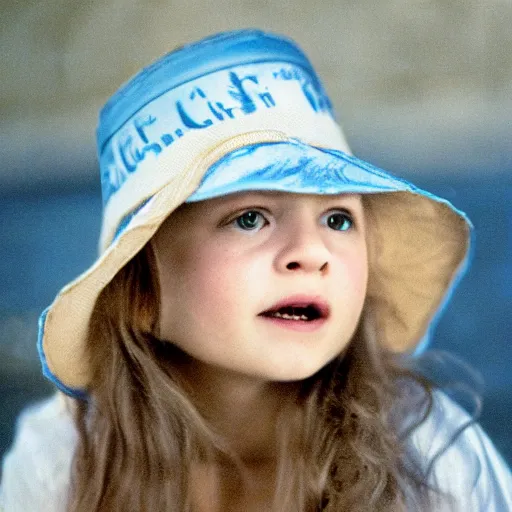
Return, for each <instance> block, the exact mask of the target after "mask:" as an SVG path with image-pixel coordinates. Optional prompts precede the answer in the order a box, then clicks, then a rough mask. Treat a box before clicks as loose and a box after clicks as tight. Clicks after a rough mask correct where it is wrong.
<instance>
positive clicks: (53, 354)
mask: <svg viewBox="0 0 512 512" xmlns="http://www.w3.org/2000/svg"><path fill="white" fill-rule="evenodd" d="M271 135H272V136H269V134H268V133H267V134H265V132H261V131H260V132H254V134H253V135H252V136H251V134H244V136H243V137H242V138H241V139H239V140H240V142H239V143H238V144H237V143H236V141H235V142H234V140H233V139H236V137H235V138H232V139H230V140H227V141H224V143H222V144H220V145H218V146H217V147H215V148H214V149H212V150H211V151H210V152H208V154H203V155H201V156H200V157H198V158H197V159H196V160H195V161H194V162H193V165H191V166H188V167H184V168H181V169H178V170H177V172H175V171H176V169H170V170H169V175H170V178H169V180H168V182H167V183H166V184H165V185H164V186H163V187H162V188H161V189H160V190H159V191H158V192H157V193H156V194H154V195H153V196H152V197H150V198H146V200H145V201H144V203H143V206H142V207H141V206H139V207H138V208H137V209H135V210H134V211H133V212H131V213H130V214H128V215H127V216H126V217H125V219H123V220H122V221H121V223H120V224H119V228H118V229H117V233H116V235H115V237H114V239H113V241H112V242H111V243H110V245H109V246H108V247H107V248H106V249H105V250H104V252H103V254H102V255H101V256H100V257H99V259H98V260H97V261H96V263H95V264H94V265H93V266H92V267H91V268H90V269H89V270H87V271H86V272H85V273H84V274H82V275H81V276H79V277H78V278H77V279H76V280H75V281H73V282H72V283H70V284H69V285H68V286H66V287H65V288H64V289H63V290H61V292H60V293H59V295H58V296H57V298H56V299H55V301H54V302H53V304H52V305H51V306H50V307H49V308H48V309H47V310H46V311H45V312H44V313H43V315H42V316H41V320H40V332H39V339H38V348H39V353H40V357H41V361H42V365H43V373H44V374H45V375H46V376H47V377H48V378H49V379H50V380H52V381H53V382H54V383H55V384H56V385H57V386H58V387H59V388H60V389H61V390H62V391H64V392H65V393H67V394H69V395H72V396H83V395H84V392H85V389H86V388H87V386H88V384H89V381H90V371H89V368H88V367H87V363H86V362H87V358H86V357H85V356H86V354H85V341H86V337H87V332H88V324H89V320H90V316H91V314H92V311H93V308H94V304H95V302H96V299H97V297H98V295H99V293H100V292H101V291H102V290H103V288H104V287H105V286H106V285H107V284H108V283H109V282H110V281H111V280H112V279H113V278H114V276H115V275H116V273H117V272H118V271H119V270H120V269H121V268H122V267H123V266H124V265H126V263H127V262H128V261H129V260H130V259H131V258H133V256H135V254H137V252H139V251H140V250H141V249H142V248H143V247H144V245H145V244H146V243H147V242H148V241H149V240H150V239H151V238H152V236H153V235H154V234H155V232H156V231H157V230H158V228H159V226H160V225H161V224H162V223H163V222H164V220H165V219H166V218H167V217H168V215H169V214H171V213H172V212H173V211H174V210H175V209H176V208H177V207H178V206H179V205H180V204H182V203H184V202H193V201H203V200H207V199H210V198H214V197H219V196H223V195H227V194H232V193H237V192H243V191H249V190H269V191H283V192H293V193H308V194H343V193H359V194H364V201H365V208H366V209H367V211H368V215H369V216H370V224H371V225H372V227H371V229H370V239H371V240H370V245H371V247H370V248H369V249H370V250H369V253H370V281H369V288H368V298H369V299H371V300H372V303H373V304H374V305H376V307H375V309H376V311H377V327H378V329H379V332H380V338H382V342H383V343H384V344H385V345H386V346H387V347H388V348H390V349H391V350H395V351H407V350H414V349H415V347H417V346H418V344H419V343H420V342H421V340H422V339H423V337H424V335H425V334H426V332H427V330H428V328H429V325H430V324H431V322H432V320H433V319H434V318H435V317H436V316H437V314H438V310H439V309H440V307H441V306H442V305H443V304H444V302H445V300H446V297H447V296H449V294H450V293H451V291H452V290H453V287H454V286H455V284H456V283H457V282H458V280H459V279H460V277H461V276H462V274H463V272H464V270H465V268H466V266H467V260H468V249H469V245H470V233H471V224H470V223H469V221H468V219H467V217H466V216H465V215H464V214H463V213H462V212H460V211H458V210H456V209H455V208H454V207H453V206H452V205H451V204H450V203H449V202H448V201H445V200H443V199H440V198H438V197H436V196H433V195H431V194H429V193H427V192H425V191H423V190H421V189H418V188H416V187H415V186H413V185H412V184H410V183H408V182H406V181H404V180H401V179H398V178H395V177H394V176H392V175H391V174H389V173H387V172H385V171H383V170H381V169H378V168H376V167H374V166H372V165H370V164H368V163H367V162H364V161H362V160H360V159H358V158H356V157H353V156H350V155H347V154H346V153H343V152H341V151H337V150H328V149H323V148H318V147H313V146H310V145H308V144H304V143H303V142H301V141H299V140H297V139H291V138H288V137H286V136H284V135H281V137H276V134H275V133H274V134H271ZM279 139H281V140H279ZM168 165H170V166H172V165H173V163H172V162H168ZM178 167H179V166H178Z"/></svg>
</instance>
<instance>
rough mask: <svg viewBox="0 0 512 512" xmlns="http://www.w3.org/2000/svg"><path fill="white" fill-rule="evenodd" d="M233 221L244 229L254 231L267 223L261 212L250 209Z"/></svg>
mask: <svg viewBox="0 0 512 512" xmlns="http://www.w3.org/2000/svg"><path fill="white" fill-rule="evenodd" d="M233 222H235V223H236V225H237V227H239V228H240V229H243V230H244V231H254V230H256V229H261V228H262V227H263V226H264V225H265V223H266V219H265V217H264V216H263V215H262V214H261V213H260V212H258V211H256V210H249V211H247V212H244V213H242V215H239V216H238V217H237V218H236V219H234V220H233Z"/></svg>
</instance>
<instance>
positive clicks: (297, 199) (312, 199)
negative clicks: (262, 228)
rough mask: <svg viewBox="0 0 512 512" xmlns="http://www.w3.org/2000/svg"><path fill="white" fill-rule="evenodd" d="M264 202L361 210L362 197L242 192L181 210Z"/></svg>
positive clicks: (357, 195)
mask: <svg viewBox="0 0 512 512" xmlns="http://www.w3.org/2000/svg"><path fill="white" fill-rule="evenodd" d="M258 201H264V202H267V203H270V204H272V203H274V204H284V205H292V204H294V203H309V204H311V205H313V206H318V207H322V206H324V205H331V204H334V203H340V202H341V203H342V204H343V205H346V206H348V207H353V208H362V206H363V203H362V196H361V195H360V194H300V193H295V192H279V191H267V190H262V191H260V190H256V191H244V192H237V193H234V194H228V195H225V196H222V197H216V198H213V199H207V200H204V201H198V202H196V203H185V204H184V205H182V207H181V208H185V209H189V208H190V209H196V208H200V209H204V208H212V209H214V208H221V207H230V206H236V205H238V204H245V203H251V202H256V203H257V202H258Z"/></svg>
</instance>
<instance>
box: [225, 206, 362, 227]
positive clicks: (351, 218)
mask: <svg viewBox="0 0 512 512" xmlns="http://www.w3.org/2000/svg"><path fill="white" fill-rule="evenodd" d="M264 211H265V210H263V212H262V209H260V208H249V209H247V210H245V211H243V212H241V213H239V214H238V215H237V216H236V217H234V218H232V219H231V220H230V221H228V222H227V223H226V224H227V225H230V226H233V227H235V228H236V229H239V230H241V231H248V232H250V231H254V229H246V228H243V227H242V226H241V225H240V224H239V221H240V219H242V218H243V216H244V215H247V214H248V213H256V214H258V215H259V217H260V218H262V219H263V220H264V224H263V226H261V227H260V229H261V228H262V227H264V226H266V225H268V224H269V221H268V220H267V218H266V217H265V213H264ZM335 214H342V215H343V216H344V222H345V221H348V222H349V223H350V226H349V227H348V228H346V229H340V230H337V229H333V231H340V232H346V231H352V230H353V229H354V228H355V227H356V223H355V221H354V216H353V215H352V214H351V213H350V212H349V211H348V210H346V209H345V208H334V209H331V210H329V211H328V212H327V213H326V214H324V215H322V218H327V219H328V218H329V217H331V216H332V215H335ZM324 224H325V225H326V226H328V221H327V220H326V221H325V223H324ZM328 227H330V226H328Z"/></svg>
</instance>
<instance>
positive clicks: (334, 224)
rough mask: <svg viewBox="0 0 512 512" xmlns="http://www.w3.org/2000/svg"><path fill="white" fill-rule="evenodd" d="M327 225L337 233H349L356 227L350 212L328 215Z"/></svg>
mask: <svg viewBox="0 0 512 512" xmlns="http://www.w3.org/2000/svg"><path fill="white" fill-rule="evenodd" d="M325 219H326V220H325V223H326V224H327V226H328V227H329V228H331V229H334V230H336V231H349V230H350V229H352V228H353V227H354V219H353V218H352V216H351V215H350V214H349V213H348V212H344V211H337V212H332V213H329V214H328V215H326V217H325Z"/></svg>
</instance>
